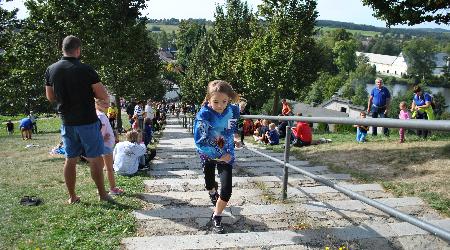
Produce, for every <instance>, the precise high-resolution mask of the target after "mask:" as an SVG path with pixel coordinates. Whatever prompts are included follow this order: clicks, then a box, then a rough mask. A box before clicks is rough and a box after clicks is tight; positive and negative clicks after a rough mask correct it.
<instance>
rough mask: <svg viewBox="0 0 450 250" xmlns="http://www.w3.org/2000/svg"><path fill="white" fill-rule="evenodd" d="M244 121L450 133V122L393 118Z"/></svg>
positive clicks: (255, 117) (264, 117) (298, 117)
mask: <svg viewBox="0 0 450 250" xmlns="http://www.w3.org/2000/svg"><path fill="white" fill-rule="evenodd" d="M241 117H242V118H244V119H268V120H274V121H302V122H308V123H328V124H349V125H364V126H376V127H386V128H408V129H428V130H441V131H450V121H448V120H432V121H430V120H416V119H412V120H401V119H392V118H376V119H374V118H366V119H355V118H348V117H306V116H270V115H241Z"/></svg>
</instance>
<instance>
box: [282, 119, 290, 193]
mask: <svg viewBox="0 0 450 250" xmlns="http://www.w3.org/2000/svg"><path fill="white" fill-rule="evenodd" d="M290 149H291V127H290V126H286V141H285V142H284V169H283V191H282V198H283V200H285V199H286V198H287V185H288V179H289V169H288V167H287V163H289V151H290Z"/></svg>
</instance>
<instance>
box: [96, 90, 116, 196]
mask: <svg viewBox="0 0 450 250" xmlns="http://www.w3.org/2000/svg"><path fill="white" fill-rule="evenodd" d="M108 107H109V102H105V101H103V100H99V99H96V100H95V109H96V112H97V116H98V119H99V120H100V122H101V123H102V128H101V132H102V135H103V141H104V144H105V149H104V152H103V155H102V157H103V162H104V164H105V168H106V173H107V175H108V180H109V187H110V188H109V194H112V195H120V194H122V193H123V190H122V189H120V188H118V187H116V179H115V178H114V170H113V155H112V152H113V148H114V143H115V140H116V139H115V137H114V132H113V130H112V127H111V124H110V123H109V119H108V117H106V115H105V113H104V112H105V111H106V110H107V109H108Z"/></svg>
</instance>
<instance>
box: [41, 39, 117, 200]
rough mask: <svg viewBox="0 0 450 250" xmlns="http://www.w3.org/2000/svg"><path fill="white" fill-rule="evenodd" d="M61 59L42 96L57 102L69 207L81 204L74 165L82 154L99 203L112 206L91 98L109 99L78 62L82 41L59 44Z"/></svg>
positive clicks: (48, 72) (51, 71) (52, 69)
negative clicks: (106, 184)
mask: <svg viewBox="0 0 450 250" xmlns="http://www.w3.org/2000/svg"><path fill="white" fill-rule="evenodd" d="M62 52H63V57H62V58H61V59H60V60H59V61H58V62H56V63H54V64H52V65H50V66H49V67H48V68H47V70H46V72H45V85H46V86H45V93H46V97H47V99H48V100H49V101H50V102H56V104H57V107H58V112H59V113H60V115H61V116H60V117H61V120H62V125H61V136H62V140H63V142H64V145H65V147H66V154H65V156H66V161H65V163H64V179H65V183H66V187H67V190H68V192H69V200H68V203H69V204H72V203H76V202H79V201H80V197H78V196H77V195H76V192H75V184H76V164H77V162H78V159H79V156H80V155H81V152H82V151H83V150H84V152H85V154H86V158H87V159H88V161H89V165H90V168H91V176H92V179H93V180H94V182H95V184H96V186H97V190H98V195H99V197H100V200H102V201H109V202H112V201H113V199H112V198H111V196H109V195H108V193H107V192H106V190H105V185H104V179H103V178H104V177H103V158H102V154H103V150H104V144H103V137H102V134H101V132H100V126H101V124H100V121H99V120H98V118H97V114H96V112H95V104H94V102H95V101H94V97H95V98H97V99H100V100H102V101H106V102H109V95H108V92H107V91H106V89H105V87H104V86H103V84H102V83H101V82H100V78H99V76H98V74H97V72H95V70H94V69H93V68H92V67H91V66H89V65H87V64H84V63H81V62H80V60H79V58H80V55H81V41H80V39H78V38H77V37H75V36H67V37H66V38H64V40H63V42H62Z"/></svg>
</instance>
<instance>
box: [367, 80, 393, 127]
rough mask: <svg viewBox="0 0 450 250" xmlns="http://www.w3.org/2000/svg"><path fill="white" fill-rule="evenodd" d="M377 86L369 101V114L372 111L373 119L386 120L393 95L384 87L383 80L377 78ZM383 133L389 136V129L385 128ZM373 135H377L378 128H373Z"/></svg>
mask: <svg viewBox="0 0 450 250" xmlns="http://www.w3.org/2000/svg"><path fill="white" fill-rule="evenodd" d="M375 84H376V85H377V86H376V87H375V88H373V89H372V92H371V93H370V96H369V101H368V102H367V114H369V113H370V112H371V111H372V118H378V116H379V117H380V118H386V117H387V113H388V110H389V104H390V102H391V93H390V92H389V90H388V89H387V88H386V87H384V86H383V80H382V79H381V78H377V79H376V80H375ZM383 133H384V135H386V136H389V129H388V128H383ZM372 135H374V136H376V135H377V127H372Z"/></svg>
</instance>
